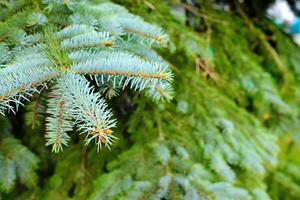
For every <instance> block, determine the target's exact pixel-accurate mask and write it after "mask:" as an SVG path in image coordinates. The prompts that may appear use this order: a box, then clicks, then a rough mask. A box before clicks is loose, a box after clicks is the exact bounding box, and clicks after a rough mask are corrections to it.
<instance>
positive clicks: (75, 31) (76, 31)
mask: <svg viewBox="0 0 300 200" xmlns="http://www.w3.org/2000/svg"><path fill="white" fill-rule="evenodd" d="M93 31H95V29H94V27H92V26H88V25H85V24H73V25H70V26H68V27H66V28H64V29H62V30H60V31H58V32H57V33H56V36H57V38H58V39H67V38H71V37H74V36H76V35H81V34H83V33H89V32H93Z"/></svg>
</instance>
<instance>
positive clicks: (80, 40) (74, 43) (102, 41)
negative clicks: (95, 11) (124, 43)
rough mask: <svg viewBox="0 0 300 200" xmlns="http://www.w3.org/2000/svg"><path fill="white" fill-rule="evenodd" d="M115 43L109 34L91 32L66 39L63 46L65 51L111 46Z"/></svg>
mask: <svg viewBox="0 0 300 200" xmlns="http://www.w3.org/2000/svg"><path fill="white" fill-rule="evenodd" d="M113 41H114V39H113V37H111V36H110V34H109V33H108V32H96V31H91V32H87V33H82V34H80V35H76V36H74V37H71V38H69V39H65V40H63V41H62V43H61V46H62V48H64V49H77V48H87V47H97V46H111V45H112V44H113Z"/></svg>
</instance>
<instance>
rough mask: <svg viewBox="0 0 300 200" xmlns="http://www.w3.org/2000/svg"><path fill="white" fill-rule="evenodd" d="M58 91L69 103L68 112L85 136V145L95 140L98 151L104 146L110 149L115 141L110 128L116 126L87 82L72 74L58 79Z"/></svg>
mask: <svg viewBox="0 0 300 200" xmlns="http://www.w3.org/2000/svg"><path fill="white" fill-rule="evenodd" d="M58 85H59V87H60V90H62V91H63V94H64V99H65V101H66V102H69V104H70V109H69V110H68V112H69V113H70V115H71V116H72V117H73V118H74V119H75V122H76V124H78V130H79V131H80V132H81V134H86V145H88V144H89V143H90V142H91V141H92V140H94V139H95V143H96V145H97V147H98V151H99V150H100V149H101V148H102V147H103V146H104V147H108V148H110V145H111V144H112V142H113V141H114V140H115V139H117V138H116V137H115V136H113V135H112V130H111V128H113V127H115V126H116V122H115V120H114V119H111V117H112V113H111V111H110V110H107V105H106V103H105V102H104V100H103V99H101V98H100V97H99V96H98V95H97V94H96V93H93V90H94V89H93V87H90V86H89V83H88V82H87V80H86V79H85V78H83V77H80V76H78V75H74V74H66V75H64V76H63V77H62V78H60V79H59V84H58Z"/></svg>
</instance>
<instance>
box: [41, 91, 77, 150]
mask: <svg viewBox="0 0 300 200" xmlns="http://www.w3.org/2000/svg"><path fill="white" fill-rule="evenodd" d="M54 89H55V90H54V91H53V92H52V93H51V94H50V99H49V101H48V109H47V111H46V112H47V114H49V116H48V117H47V118H46V121H47V124H46V131H47V135H46V136H45V137H46V140H47V143H46V146H48V145H52V151H53V152H55V153H58V152H59V151H63V146H62V145H65V146H68V141H69V140H70V137H69V135H68V134H67V132H68V131H72V130H73V123H72V122H71V117H70V116H69V115H68V113H67V105H66V104H67V103H66V102H65V99H64V97H63V91H61V90H60V89H59V86H56V87H55V88H54Z"/></svg>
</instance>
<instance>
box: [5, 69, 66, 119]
mask: <svg viewBox="0 0 300 200" xmlns="http://www.w3.org/2000/svg"><path fill="white" fill-rule="evenodd" d="M58 75H60V72H58V71H56V70H52V69H50V68H44V67H38V68H35V69H28V70H20V71H18V72H15V73H9V74H6V73H1V71H0V77H1V79H0V80H1V81H0V113H1V114H3V115H4V112H5V110H7V109H8V110H11V111H12V112H14V109H13V107H12V106H11V105H10V103H11V102H13V103H15V104H16V109H18V106H19V105H23V104H22V102H21V100H22V99H24V100H28V99H27V97H26V96H32V93H34V92H39V89H38V87H39V86H44V87H45V86H46V85H45V82H47V81H49V80H51V79H53V78H55V77H57V76H58Z"/></svg>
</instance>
